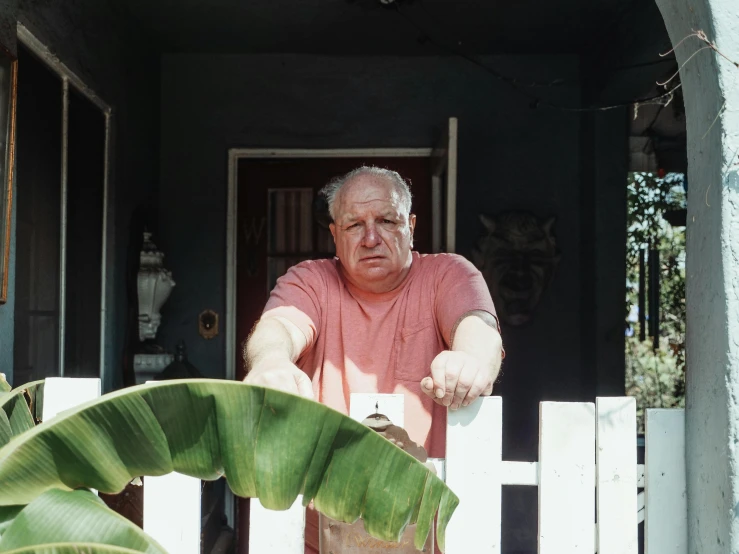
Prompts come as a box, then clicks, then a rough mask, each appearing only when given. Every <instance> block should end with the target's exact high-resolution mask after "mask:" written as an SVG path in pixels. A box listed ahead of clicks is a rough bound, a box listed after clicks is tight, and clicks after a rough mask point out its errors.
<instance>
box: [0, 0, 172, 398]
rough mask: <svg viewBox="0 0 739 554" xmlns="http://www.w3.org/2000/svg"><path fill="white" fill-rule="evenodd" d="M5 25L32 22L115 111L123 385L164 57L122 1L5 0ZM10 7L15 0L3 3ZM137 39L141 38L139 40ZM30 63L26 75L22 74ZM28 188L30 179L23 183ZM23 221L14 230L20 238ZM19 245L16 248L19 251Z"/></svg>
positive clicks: (2, 347)
mask: <svg viewBox="0 0 739 554" xmlns="http://www.w3.org/2000/svg"><path fill="white" fill-rule="evenodd" d="M3 4H8V5H12V7H14V10H15V11H5V10H4V11H3V12H2V16H3V18H4V19H5V21H3V22H0V31H3V30H5V29H6V28H9V29H12V30H14V28H15V22H16V21H19V22H20V23H22V24H23V25H24V26H26V27H27V28H28V29H29V30H30V31H31V32H32V33H33V34H34V35H35V36H36V37H37V38H38V39H39V40H40V41H41V42H42V43H44V44H45V45H46V46H47V47H48V48H49V49H50V50H51V52H52V53H54V54H55V55H57V57H58V58H59V59H60V61H62V62H63V63H64V64H66V65H67V66H68V67H69V68H70V69H71V70H72V71H74V72H75V73H76V74H77V75H78V76H79V77H81V78H82V79H83V80H84V81H85V83H86V84H87V85H88V86H89V87H90V88H92V89H93V90H94V91H95V92H96V93H98V94H99V96H100V97H101V98H103V99H104V100H105V101H106V102H107V103H108V104H109V105H111V106H112V107H113V110H114V129H113V137H112V138H113V150H112V154H113V160H112V163H113V165H112V174H111V185H110V201H109V205H110V206H111V208H110V213H109V219H110V220H111V228H112V232H111V234H110V236H109V237H108V250H109V253H110V255H109V259H108V264H109V266H108V275H109V276H110V278H109V279H108V283H106V287H107V291H106V293H107V295H108V298H109V303H108V310H109V320H110V322H111V325H110V329H109V336H108V340H107V341H106V342H107V343H108V345H109V348H108V360H107V363H106V367H107V370H108V371H107V373H108V375H109V379H108V380H107V382H106V383H104V388H105V389H106V390H109V389H110V388H113V387H115V386H117V385H118V384H119V383H120V355H121V352H122V348H123V340H124V337H123V334H124V333H123V331H124V320H125V302H126V294H125V289H124V282H123V273H124V268H125V256H126V242H127V238H128V237H127V232H126V230H127V228H128V224H129V219H130V214H131V212H132V210H133V208H134V206H135V205H136V204H138V203H139V202H142V201H143V200H145V199H146V196H147V194H150V191H152V190H153V189H154V188H155V186H156V178H157V172H158V142H159V134H158V130H159V127H158V85H159V80H158V70H159V64H158V56H156V55H151V53H150V50H149V49H148V46H149V45H148V43H146V42H145V34H143V33H142V32H141V31H140V29H136V27H135V25H134V24H133V23H132V21H131V20H130V18H129V17H128V16H127V15H126V14H125V13H124V12H122V8H121V7H120V5H119V4H118V3H116V2H113V1H107V0H103V1H100V0H87V1H83V2H47V1H43V0H18V1H17V2H9V3H3ZM3 7H4V8H7V6H3ZM134 37H135V39H134ZM22 71H23V70H22V68H19V78H20V79H22ZM18 186H22V183H18ZM14 233H15V225H14V226H13V234H12V235H11V242H12V245H13V246H12V248H13V250H14V243H15V235H14ZM13 250H12V251H13ZM14 260H15V257H14V255H12V254H11V265H10V268H11V275H10V283H9V295H8V296H9V301H8V303H7V304H5V305H3V306H0V371H3V372H5V373H8V374H10V375H9V376H10V377H12V363H13V292H14V276H13V273H12V270H13V268H14Z"/></svg>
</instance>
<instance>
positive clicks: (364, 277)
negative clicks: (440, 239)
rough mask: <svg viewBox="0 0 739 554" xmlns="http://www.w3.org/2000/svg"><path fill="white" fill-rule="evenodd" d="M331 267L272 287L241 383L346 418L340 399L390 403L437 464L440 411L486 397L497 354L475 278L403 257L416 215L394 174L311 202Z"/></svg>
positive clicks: (451, 265) (361, 180) (464, 269)
mask: <svg viewBox="0 0 739 554" xmlns="http://www.w3.org/2000/svg"><path fill="white" fill-rule="evenodd" d="M322 193H323V194H324V195H325V196H326V199H327V201H328V205H329V213H330V215H331V219H332V220H333V223H331V226H330V229H331V234H332V235H333V238H334V242H335V244H336V257H335V258H334V259H332V260H313V261H306V262H302V263H300V264H298V265H296V266H294V267H292V268H291V269H290V270H289V271H288V272H287V273H286V274H285V275H284V276H283V277H281V278H280V279H278V281H277V284H276V286H275V288H274V290H273V291H272V293H271V295H270V298H269V300H268V302H267V305H266V307H265V311H264V313H263V314H262V317H261V319H260V320H259V322H258V323H257V325H256V326H255V328H254V330H253V332H252V334H251V336H250V337H249V340H248V341H247V344H246V346H245V349H244V355H245V359H246V363H247V368H248V374H247V377H246V379H245V381H246V382H247V383H250V384H254V385H261V386H267V387H272V388H277V389H281V390H284V391H288V392H292V393H295V394H301V395H303V396H306V397H309V398H314V399H315V400H317V401H319V402H322V403H324V404H326V405H328V406H330V407H332V408H334V409H336V410H339V411H341V412H343V413H348V410H349V399H350V394H351V393H352V392H365V393H372V392H378V393H402V394H403V395H404V396H405V428H406V430H407V431H408V434H409V436H410V438H411V439H412V440H414V441H415V442H417V443H419V444H421V445H423V446H424V447H425V448H426V451H427V452H428V453H429V455H430V456H431V457H444V443H445V432H446V408H447V407H449V408H451V409H457V408H459V407H460V406H466V405H467V404H469V403H470V402H473V401H474V400H475V399H476V398H478V397H479V396H480V395H489V394H491V393H492V390H493V383H494V381H495V379H496V377H497V375H498V372H499V370H500V365H501V359H502V356H503V349H502V343H501V337H500V334H499V328H498V324H497V318H496V316H495V308H494V306H493V302H492V299H491V297H490V293H489V291H488V288H487V286H486V284H485V281H484V279H483V278H482V275H481V274H480V272H479V271H478V270H477V269H476V268H475V267H474V266H473V265H472V264H471V263H470V262H468V261H467V260H466V259H465V258H463V257H461V256H457V255H454V254H436V255H423V254H419V253H418V252H414V251H412V247H413V230H414V228H415V225H416V216H415V215H413V214H411V213H410V209H411V192H410V189H409V187H408V185H407V184H406V182H405V181H404V180H403V179H402V178H401V176H400V175H398V173H396V172H394V171H390V170H386V169H380V168H377V167H360V168H358V169H355V170H354V171H351V172H350V173H348V174H347V175H344V176H343V177H341V178H338V179H336V180H334V181H332V182H331V183H329V184H328V185H327V186H326V187H325V188H324V189H323V191H322Z"/></svg>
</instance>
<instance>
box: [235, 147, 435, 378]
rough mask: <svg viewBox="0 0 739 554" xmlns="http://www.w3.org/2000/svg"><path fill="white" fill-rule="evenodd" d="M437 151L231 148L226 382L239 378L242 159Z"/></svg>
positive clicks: (412, 155) (413, 154) (430, 152)
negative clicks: (238, 262)
mask: <svg viewBox="0 0 739 554" xmlns="http://www.w3.org/2000/svg"><path fill="white" fill-rule="evenodd" d="M433 153H434V149H433V148H337V149H304V148H298V149H291V148H231V149H229V151H228V200H227V214H226V333H225V335H226V379H228V380H234V379H235V378H236V347H237V345H236V241H237V238H238V225H237V223H238V222H237V205H238V186H237V183H238V175H237V172H238V165H239V160H240V159H242V158H252V159H278V158H429V162H430V158H431V157H432V156H433Z"/></svg>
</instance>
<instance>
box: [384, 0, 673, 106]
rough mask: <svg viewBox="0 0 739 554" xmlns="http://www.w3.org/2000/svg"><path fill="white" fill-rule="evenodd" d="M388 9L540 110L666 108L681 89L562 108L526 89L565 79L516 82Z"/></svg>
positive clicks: (424, 37)
mask: <svg viewBox="0 0 739 554" xmlns="http://www.w3.org/2000/svg"><path fill="white" fill-rule="evenodd" d="M420 5H421V7H422V8H423V9H424V11H425V12H426V14H427V15H429V16H430V17H432V18H433V16H432V15H431V14H430V13H429V12H428V11H427V10H426V9H425V7H423V2H421V3H420ZM388 7H390V8H392V9H393V10H394V11H395V12H396V13H397V14H398V15H400V16H401V17H402V18H403V19H405V20H406V21H407V22H408V23H409V24H410V25H411V26H412V27H413V28H415V29H416V31H418V32H419V33H420V34H421V37H422V40H424V41H425V42H428V43H430V44H432V45H434V46H435V47H436V48H439V49H440V50H442V51H444V52H446V53H448V54H451V55H454V56H457V57H459V58H462V59H464V60H466V61H468V62H469V63H471V64H473V65H475V66H476V67H478V68H479V69H482V70H484V71H485V72H486V73H488V74H490V75H492V76H493V77H495V78H496V79H498V80H499V81H502V82H503V83H505V84H507V85H508V86H510V87H511V88H513V89H514V90H516V91H517V92H518V93H519V94H521V95H523V96H525V97H527V98H529V99H530V100H531V103H530V107H531V108H538V107H540V106H543V107H546V108H550V109H554V110H559V111H564V112H602V111H609V110H615V109H619V108H628V107H632V106H634V105H637V106H638V105H650V104H656V105H660V106H667V105H669V104H670V102H672V100H673V98H674V95H675V92H676V90H677V89H678V88H679V87H680V86H681V85H680V83H677V84H676V85H674V86H673V87H672V88H670V89H669V90H667V91H666V92H664V93H660V94H656V95H652V96H646V97H641V98H635V99H632V100H628V101H626V102H617V103H613V104H605V105H600V106H587V107H583V106H566V105H563V104H559V103H557V102H552V101H551V100H548V99H546V98H542V97H541V96H538V95H536V94H533V93H532V92H530V91H529V90H527V89H528V88H534V87H554V86H559V85H562V84H563V83H564V81H563V80H561V79H559V80H553V81H551V82H549V83H523V82H522V81H521V80H519V79H516V78H513V77H509V76H507V75H505V74H503V73H501V72H499V71H497V70H495V69H493V68H491V67H490V66H488V65H487V64H485V63H483V62H482V61H481V60H480V59H478V58H477V57H475V56H473V55H470V54H468V53H467V52H465V51H463V50H461V49H458V48H454V47H450V46H447V45H445V44H443V43H441V42H440V41H439V40H437V39H436V38H434V37H433V36H431V34H430V33H428V32H427V31H426V29H424V28H423V27H422V26H421V25H419V24H418V23H417V22H416V21H415V20H414V19H413V18H412V17H411V16H410V15H409V14H407V13H406V12H405V10H403V9H401V7H400V4H399V3H398V2H392V3H391V4H389V5H388ZM460 44H461V43H460ZM668 60H669V59H667V58H663V59H661V60H655V61H652V62H647V63H645V64H635V65H634V66H633V67H642V66H645V65H655V64H658V63H662V62H665V61H668ZM628 68H629V66H626V67H622V68H619V69H620V70H623V69H628Z"/></svg>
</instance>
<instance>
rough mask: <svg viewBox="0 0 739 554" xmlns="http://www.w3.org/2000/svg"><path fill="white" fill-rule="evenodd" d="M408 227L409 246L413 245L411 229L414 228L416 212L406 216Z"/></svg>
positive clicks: (413, 229)
mask: <svg viewBox="0 0 739 554" xmlns="http://www.w3.org/2000/svg"><path fill="white" fill-rule="evenodd" d="M408 227H410V229H411V247H412V246H413V231H415V230H416V214H410V215H409V216H408Z"/></svg>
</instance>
